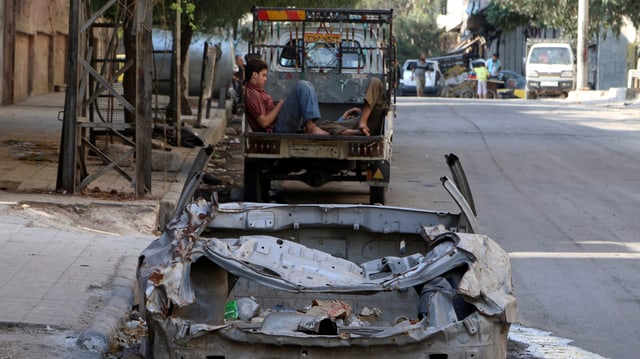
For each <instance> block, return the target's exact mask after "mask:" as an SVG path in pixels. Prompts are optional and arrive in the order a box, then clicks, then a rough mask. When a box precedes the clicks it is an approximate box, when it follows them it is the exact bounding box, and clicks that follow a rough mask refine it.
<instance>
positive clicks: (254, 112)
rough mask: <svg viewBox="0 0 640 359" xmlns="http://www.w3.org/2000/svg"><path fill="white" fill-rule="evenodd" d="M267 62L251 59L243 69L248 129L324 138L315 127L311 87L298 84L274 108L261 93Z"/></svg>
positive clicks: (315, 106)
mask: <svg viewBox="0 0 640 359" xmlns="http://www.w3.org/2000/svg"><path fill="white" fill-rule="evenodd" d="M267 69H268V66H267V63H266V62H264V61H263V60H260V59H256V58H252V59H250V60H249V61H248V62H247V65H246V66H245V79H246V81H247V85H246V96H245V114H246V116H247V120H248V121H249V125H250V126H251V129H253V130H254V131H260V132H278V133H296V132H300V131H301V130H302V131H303V132H304V133H307V134H315V135H328V134H329V133H328V132H327V131H325V130H323V129H321V128H320V127H318V126H316V124H315V121H316V120H319V119H320V108H319V106H318V97H317V95H316V90H315V88H314V87H313V85H312V84H311V83H310V82H308V81H299V82H298V83H297V84H296V86H295V87H294V88H293V89H292V90H291V92H290V93H289V94H288V95H287V96H286V97H285V98H283V99H282V100H280V101H279V102H278V104H277V105H276V104H275V103H274V102H273V97H271V95H269V94H268V93H267V92H266V91H265V90H264V87H265V84H266V83H267Z"/></svg>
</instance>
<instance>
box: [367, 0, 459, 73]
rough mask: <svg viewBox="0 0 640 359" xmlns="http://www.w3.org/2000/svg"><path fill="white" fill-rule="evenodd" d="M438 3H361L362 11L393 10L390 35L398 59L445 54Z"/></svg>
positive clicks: (430, 0)
mask: <svg viewBox="0 0 640 359" xmlns="http://www.w3.org/2000/svg"><path fill="white" fill-rule="evenodd" d="M440 3H441V2H440V1H439V0H422V1H420V0H392V1H385V0H362V1H360V2H359V3H358V5H357V6H358V7H361V8H369V9H374V8H382V9H384V8H392V9H393V11H394V16H395V20H394V24H393V26H394V28H393V33H394V36H395V38H396V45H397V48H398V59H399V60H400V62H401V63H402V61H404V60H406V59H413V58H418V56H420V54H421V53H425V54H426V55H427V57H431V56H438V55H441V54H443V53H445V52H446V50H447V49H446V48H444V40H443V37H444V30H442V29H439V28H438V26H437V23H436V19H437V17H438V15H439V14H440Z"/></svg>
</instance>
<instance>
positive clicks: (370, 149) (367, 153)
mask: <svg viewBox="0 0 640 359" xmlns="http://www.w3.org/2000/svg"><path fill="white" fill-rule="evenodd" d="M383 154H384V144H382V143H378V142H376V143H363V142H353V143H350V144H349V156H351V157H379V156H382V155H383Z"/></svg>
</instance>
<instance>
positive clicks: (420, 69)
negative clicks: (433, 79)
mask: <svg viewBox="0 0 640 359" xmlns="http://www.w3.org/2000/svg"><path fill="white" fill-rule="evenodd" d="M426 60H427V55H425V54H420V59H419V60H418V62H416V65H415V66H414V67H413V69H412V70H411V80H414V81H415V82H416V95H417V96H418V97H421V96H422V93H423V91H424V85H425V81H426V73H427V61H426Z"/></svg>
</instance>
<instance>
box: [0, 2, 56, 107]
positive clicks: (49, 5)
mask: <svg viewBox="0 0 640 359" xmlns="http://www.w3.org/2000/svg"><path fill="white" fill-rule="evenodd" d="M0 20H1V21H0V24H1V25H0V30H1V31H2V36H1V38H0V57H1V58H0V69H1V71H0V84H1V86H0V99H1V104H2V105H8V104H12V103H16V102H19V101H21V100H24V99H26V98H28V97H29V96H34V95H42V94H46V93H49V92H51V91H53V90H54V86H55V85H58V84H64V83H65V72H66V65H67V60H66V58H67V39H68V32H69V28H68V27H69V25H68V24H69V2H68V1H66V0H48V1H28V0H0Z"/></svg>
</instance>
